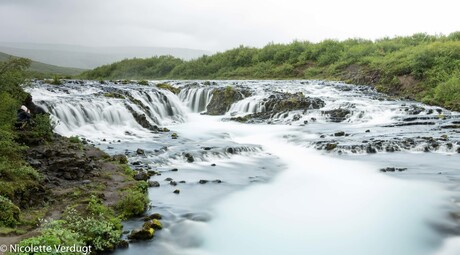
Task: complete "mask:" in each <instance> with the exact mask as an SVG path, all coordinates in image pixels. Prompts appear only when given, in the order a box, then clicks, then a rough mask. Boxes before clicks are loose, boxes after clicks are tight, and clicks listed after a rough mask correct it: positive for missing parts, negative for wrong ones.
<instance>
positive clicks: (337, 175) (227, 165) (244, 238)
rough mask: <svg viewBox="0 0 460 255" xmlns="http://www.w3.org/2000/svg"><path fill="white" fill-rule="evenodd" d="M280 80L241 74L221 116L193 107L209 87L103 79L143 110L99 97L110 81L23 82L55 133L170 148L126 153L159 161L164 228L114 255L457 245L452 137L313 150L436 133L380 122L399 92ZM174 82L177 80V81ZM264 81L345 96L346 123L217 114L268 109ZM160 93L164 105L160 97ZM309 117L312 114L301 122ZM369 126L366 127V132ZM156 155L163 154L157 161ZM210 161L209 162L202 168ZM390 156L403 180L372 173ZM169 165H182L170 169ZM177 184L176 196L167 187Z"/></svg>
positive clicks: (425, 254) (437, 253) (373, 252)
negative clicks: (238, 91) (429, 144)
mask: <svg viewBox="0 0 460 255" xmlns="http://www.w3.org/2000/svg"><path fill="white" fill-rule="evenodd" d="M218 83H219V84H220V83H222V84H228V82H218ZM285 83H286V84H288V85H284V84H283V83H282V82H273V81H261V82H248V86H249V87H251V86H252V88H254V89H255V91H257V93H256V94H255V96H253V97H248V98H245V99H243V100H242V101H239V102H237V103H235V104H233V105H232V106H231V107H230V109H229V111H228V113H227V114H226V116H207V115H200V114H199V112H202V111H205V110H206V105H207V103H208V102H209V100H211V97H212V93H211V92H212V89H210V88H209V87H199V88H193V87H192V88H187V89H185V90H182V92H181V93H180V94H179V96H176V95H173V94H172V93H170V92H169V91H168V92H164V91H163V92H162V93H157V92H156V90H155V91H150V90H149V88H145V87H142V86H134V85H133V86H131V87H123V86H116V85H113V84H109V85H106V87H108V88H112V87H115V88H117V89H120V90H123V91H125V92H126V93H128V94H129V95H131V96H133V97H134V98H136V99H138V100H140V101H142V102H143V104H142V105H144V106H146V107H145V108H143V107H142V106H139V104H135V103H132V102H127V101H128V100H126V99H125V100H124V99H115V98H105V97H103V96H101V93H103V92H101V90H104V89H107V88H106V87H104V86H102V88H101V87H100V86H96V85H94V84H91V85H88V88H90V89H80V88H79V87H78V86H76V87H75V86H70V88H68V89H67V90H66V91H67V92H63V91H64V90H59V89H44V88H42V87H40V86H37V87H34V88H32V89H30V91H31V92H32V95H33V98H34V100H35V101H37V102H38V104H39V105H41V106H43V107H44V108H46V110H47V111H49V112H51V113H52V114H53V115H54V117H55V118H56V119H58V120H59V121H60V123H59V125H58V127H57V131H58V132H60V133H62V134H64V135H68V136H70V135H78V136H80V137H85V138H88V139H90V140H92V141H94V142H95V143H96V144H97V145H98V146H99V147H101V148H102V149H105V148H107V146H110V147H112V146H113V147H115V148H114V149H113V150H115V151H114V152H113V153H115V152H124V151H125V150H128V151H133V150H135V148H137V147H142V148H144V149H146V150H147V151H149V150H150V151H155V149H157V148H160V147H161V146H168V152H167V153H166V154H165V155H160V156H158V155H157V154H158V153H157V154H155V153H153V152H152V154H151V155H147V156H144V157H139V156H137V155H134V154H129V155H130V162H133V161H137V160H140V161H142V162H144V163H145V164H147V165H149V166H152V167H155V168H158V169H159V170H161V171H162V176H159V177H155V178H160V179H155V180H158V181H160V182H161V185H162V186H161V187H160V188H151V189H150V190H149V196H150V198H151V200H152V204H153V205H154V207H153V208H152V209H150V210H149V213H151V212H161V213H162V214H163V215H164V225H165V228H164V229H163V230H161V231H157V232H158V233H157V236H156V237H155V238H154V240H152V241H147V242H139V243H132V244H131V246H130V248H128V249H121V250H117V251H116V252H115V253H116V254H162V255H172V254H177V255H179V254H184V255H187V254H190V255H233V254H240V255H253V254H260V255H275V254H276V255H278V254H288V255H301V254H302V255H303V254H312V255H339V254H340V255H455V254H460V241H458V240H456V237H454V236H453V235H451V234H445V233H443V231H441V230H440V229H444V228H446V227H449V228H458V226H455V224H454V222H453V221H452V220H451V219H450V218H449V217H448V211H450V210H451V209H452V208H454V209H455V208H456V209H457V210H459V208H458V207H455V206H456V205H455V203H451V201H456V200H455V197H458V188H453V189H452V188H449V187H451V186H452V185H455V187H458V184H457V182H458V181H457V178H458V176H457V174H456V173H455V169H456V166H458V163H460V159H459V155H458V154H455V153H453V152H454V150H455V148H456V147H455V143H454V145H453V147H452V148H451V147H449V146H447V145H444V144H443V145H441V146H439V148H440V151H438V152H433V153H429V154H424V153H423V152H421V151H419V150H420V149H419V148H418V147H416V146H415V147H414V149H413V150H412V151H403V152H394V153H386V152H383V153H378V154H377V155H362V154H359V155H352V154H351V153H350V154H347V153H345V154H344V155H342V156H341V154H340V153H338V154H330V153H324V152H322V151H317V150H315V149H314V147H313V145H314V144H315V143H316V141H318V139H320V138H319V134H327V133H333V132H335V131H338V130H345V131H346V132H347V133H350V134H351V136H350V137H351V138H348V137H347V138H334V139H349V140H344V142H343V143H353V142H357V141H359V143H361V141H362V140H373V139H374V138H375V139H383V138H382V137H385V138H387V137H390V138H388V139H389V140H391V139H393V137H398V136H406V135H409V134H413V133H416V135H413V136H414V137H416V136H420V135H426V136H428V135H431V136H434V135H435V134H434V133H433V132H438V131H432V129H429V128H427V127H425V126H423V129H421V128H419V127H415V128H412V127H407V128H406V127H404V128H401V127H392V128H384V127H382V125H386V124H388V123H392V121H393V122H394V121H395V119H398V118H402V117H405V116H406V115H405V113H404V112H401V111H399V108H400V107H401V104H406V103H407V102H392V101H382V100H380V99H378V98H374V96H375V95H373V94H372V95H366V94H365V93H364V92H363V93H362V92H361V91H359V90H337V89H336V88H335V86H326V85H327V84H324V83H321V82H308V84H306V85H305V84H300V83H299V82H296V81H286V82H285ZM176 85H177V86H179V87H181V84H180V82H178V84H176ZM270 90H277V91H289V92H292V93H294V92H298V91H302V92H304V94H307V93H308V94H307V95H312V96H318V97H321V98H323V99H324V101H325V102H326V106H325V109H326V110H329V109H334V108H337V107H345V106H347V105H349V104H353V107H352V108H353V109H354V111H353V113H352V114H351V116H349V117H348V120H347V121H345V122H344V123H329V122H328V121H327V120H326V119H325V117H324V116H323V115H322V114H321V112H320V111H319V110H311V111H310V110H309V111H308V112H307V113H303V115H302V117H301V118H300V120H294V119H291V118H292V116H293V115H294V114H295V113H289V114H288V115H287V117H286V116H285V117H283V118H281V117H280V118H279V119H273V120H271V121H272V122H273V123H277V124H271V125H270V124H267V123H262V124H241V123H238V122H233V121H227V120H225V119H224V120H223V118H228V117H229V116H230V115H233V116H241V115H244V114H247V113H255V112H262V111H264V108H263V105H262V104H261V102H262V100H263V98H264V95H265V94H269V93H270ZM264 93H265V94H264ZM149 98H150V99H149ZM157 98H161V99H162V101H159V100H158V99H157ZM165 103H166V104H168V107H164V105H162V104H165ZM126 105H130V106H131V107H132V108H133V109H134V111H136V112H138V113H142V114H146V117H147V120H148V121H149V122H150V123H151V124H156V125H161V126H166V127H168V128H169V129H171V130H172V131H173V132H176V133H177V134H178V137H179V138H178V139H177V140H171V139H170V138H169V135H168V134H166V135H163V134H161V133H160V134H156V133H151V132H150V131H148V130H147V129H144V128H142V127H141V126H140V125H139V124H138V123H136V121H135V118H134V117H133V116H132V114H131V113H130V111H129V110H127V108H126ZM424 107H425V109H430V107H428V106H424ZM146 108H148V109H150V110H147V109H146ZM168 108H169V110H168ZM433 109H434V108H433ZM322 110H324V109H322ZM425 111H426V112H428V110H425ZM455 114H456V113H452V115H455ZM427 116H429V113H427ZM312 118H315V119H316V122H315V123H310V124H308V125H303V124H302V123H304V121H305V120H308V121H310V122H311V119H312ZM366 129H371V130H372V131H371V134H372V137H371V135H368V133H365V132H364V130H366ZM372 132H374V133H372ZM366 135H367V136H366ZM436 135H438V133H436ZM450 136H452V137H455V134H453V135H451V134H449V137H450ZM411 137H412V136H411ZM103 139H105V140H106V141H103ZM115 140H120V141H121V142H119V143H116V142H115ZM340 141H341V140H340ZM112 142H113V143H112ZM237 145H240V146H241V147H244V148H261V149H260V150H259V149H257V150H256V149H248V150H247V152H245V153H241V154H238V155H233V154H229V153H226V152H225V150H221V151H220V150H218V149H219V148H228V147H229V146H233V147H235V146H237ZM204 146H208V147H210V148H212V149H211V150H209V153H206V154H202V153H205V152H203V150H202V149H201V148H203V147H204ZM443 146H444V147H443ZM441 149H442V150H441ZM222 151H223V152H222ZM108 152H109V153H110V151H108ZM183 152H190V153H192V154H193V155H195V162H193V163H187V162H184V161H183V160H182V158H181V157H177V156H176V155H181V154H180V153H183ZM200 153H201V154H200ZM424 155H430V156H424ZM160 158H161V159H165V158H166V159H165V160H164V161H161V162H163V163H158V162H160V160H159V159H160ZM414 159H415V160H414ZM444 161H445V163H444ZM447 161H449V162H450V163H447ZM211 163H216V164H217V166H215V167H210V164H211ZM393 164H398V165H396V166H400V165H401V166H405V167H407V166H408V168H409V170H407V173H406V172H403V173H401V178H399V177H397V174H396V173H395V175H394V176H392V175H388V174H385V173H381V172H379V171H378V169H379V168H381V167H386V166H394V165H393ZM172 167H177V168H179V171H178V172H177V173H176V172H170V171H169V170H168V169H170V168H172ZM438 172H443V173H444V172H446V173H449V174H450V175H439V174H438ZM166 177H172V178H174V180H178V181H179V180H184V182H185V181H186V182H185V183H184V184H179V185H178V186H177V187H171V186H169V185H168V183H167V182H162V180H163V179H164V178H166ZM152 178H154V177H152ZM200 179H209V180H213V179H221V180H222V183H221V184H215V183H208V184H205V185H201V184H198V183H197V182H198V180H200ZM254 180H257V181H254ZM176 188H179V189H180V190H181V194H180V195H176V194H172V190H174V189H176ZM190 215H193V216H190ZM139 225H142V221H141V220H131V221H128V222H127V223H126V224H125V226H126V227H128V228H130V227H136V226H139Z"/></svg>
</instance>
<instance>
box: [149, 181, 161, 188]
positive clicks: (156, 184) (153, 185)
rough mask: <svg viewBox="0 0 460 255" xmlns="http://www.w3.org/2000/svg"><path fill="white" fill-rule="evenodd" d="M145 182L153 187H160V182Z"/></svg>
mask: <svg viewBox="0 0 460 255" xmlns="http://www.w3.org/2000/svg"><path fill="white" fill-rule="evenodd" d="M147 183H148V185H149V187H154V188H158V187H160V183H159V182H157V181H148V182H147Z"/></svg>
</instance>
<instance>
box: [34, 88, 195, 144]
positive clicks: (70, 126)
mask: <svg viewBox="0 0 460 255" xmlns="http://www.w3.org/2000/svg"><path fill="white" fill-rule="evenodd" d="M29 91H30V92H31V94H32V95H33V97H34V101H35V102H36V103H37V104H38V105H40V106H42V107H43V108H45V109H46V110H47V111H48V112H49V113H51V114H52V116H53V118H54V119H55V120H56V121H57V126H56V131H57V132H58V133H61V134H63V135H72V134H79V135H80V136H84V137H87V138H92V139H97V138H101V137H107V136H108V137H113V138H121V137H124V136H125V135H126V134H136V136H145V135H148V133H149V131H148V130H146V129H145V128H146V127H149V126H151V127H154V126H164V125H168V124H172V123H178V122H183V121H184V120H185V118H186V112H187V111H188V109H186V108H185V107H184V106H183V105H182V103H181V102H180V100H179V99H178V98H177V97H176V96H175V95H173V94H172V93H171V92H169V91H165V90H158V89H156V88H154V87H145V86H139V85H135V84H130V85H115V84H108V85H103V84H98V83H92V82H88V83H87V84H74V83H68V84H65V85H63V86H52V85H48V86H46V85H43V84H40V85H36V86H33V87H32V88H30V89H29ZM101 139H102V138H101Z"/></svg>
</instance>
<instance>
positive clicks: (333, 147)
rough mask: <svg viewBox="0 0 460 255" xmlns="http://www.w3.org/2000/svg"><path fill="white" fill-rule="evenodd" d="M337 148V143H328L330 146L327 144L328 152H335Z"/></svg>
mask: <svg viewBox="0 0 460 255" xmlns="http://www.w3.org/2000/svg"><path fill="white" fill-rule="evenodd" d="M335 148H337V144H335V143H328V144H326V150H327V151H331V150H333V149H335Z"/></svg>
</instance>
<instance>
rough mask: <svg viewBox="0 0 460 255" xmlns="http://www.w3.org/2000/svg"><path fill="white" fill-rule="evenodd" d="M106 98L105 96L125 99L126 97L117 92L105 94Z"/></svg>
mask: <svg viewBox="0 0 460 255" xmlns="http://www.w3.org/2000/svg"><path fill="white" fill-rule="evenodd" d="M104 96H105V97H110V98H119V99H125V96H123V95H122V94H120V93H116V92H108V93H104Z"/></svg>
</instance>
